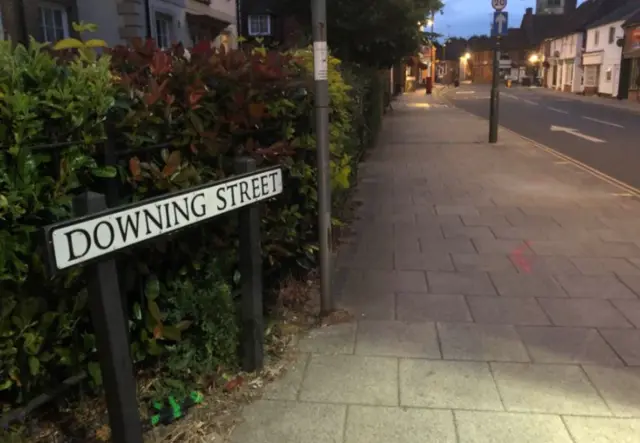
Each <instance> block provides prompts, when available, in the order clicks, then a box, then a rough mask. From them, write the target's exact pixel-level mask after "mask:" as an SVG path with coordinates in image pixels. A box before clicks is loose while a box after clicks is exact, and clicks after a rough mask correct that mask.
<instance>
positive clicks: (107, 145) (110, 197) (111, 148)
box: [102, 122, 120, 208]
mask: <svg viewBox="0 0 640 443" xmlns="http://www.w3.org/2000/svg"><path fill="white" fill-rule="evenodd" d="M105 129H106V133H107V139H106V140H105V142H104V145H103V149H104V151H103V153H102V162H103V166H112V167H114V168H116V167H117V166H118V160H117V157H116V145H115V144H116V139H115V137H116V132H115V127H114V125H113V123H111V122H107V123H106V125H105ZM118 190H119V183H118V177H117V176H116V177H111V178H107V179H105V194H106V197H107V205H108V206H109V207H110V208H112V207H114V206H116V205H117V204H118V200H119V197H120V196H119V195H118Z"/></svg>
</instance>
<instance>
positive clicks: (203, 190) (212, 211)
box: [45, 166, 283, 272]
mask: <svg viewBox="0 0 640 443" xmlns="http://www.w3.org/2000/svg"><path fill="white" fill-rule="evenodd" d="M282 189H283V185H282V170H281V169H280V167H277V166H276V167H273V168H267V169H262V170H259V171H255V172H250V173H247V174H242V175H236V176H233V177H231V178H229V179H225V180H221V181H218V182H213V183H207V184H205V185H201V186H198V187H195V188H191V189H188V190H185V191H180V192H176V193H172V194H169V195H163V196H160V197H156V198H152V199H148V200H144V201H142V202H138V203H132V204H129V205H124V206H120V207H117V208H113V209H108V210H105V211H101V212H97V213H94V214H90V215H86V216H84V217H79V218H75V219H72V220H68V221H64V222H60V223H56V224H53V225H49V226H47V227H46V228H45V238H46V242H47V245H48V249H49V251H48V252H49V255H50V257H51V258H50V261H52V262H53V264H54V266H53V267H54V269H53V271H54V272H56V271H60V270H63V269H67V268H70V267H72V266H76V265H78V264H81V263H83V262H87V261H90V260H94V259H96V258H98V257H101V256H104V255H106V254H110V253H113V252H115V251H118V250H121V249H124V248H128V247H130V246H132V245H134V244H137V243H141V242H144V241H146V240H150V239H152V238H155V237H159V236H162V235H165V234H168V233H170V232H173V231H176V230H178V229H182V228H185V227H187V226H191V225H194V224H196V223H200V222H203V221H205V220H208V219H211V218H214V217H216V216H218V215H221V214H224V213H226V212H230V211H233V210H235V209H238V208H241V207H243V206H248V205H251V204H253V203H256V202H259V201H262V200H267V199H270V198H272V197H274V196H276V195H278V194H281V193H282Z"/></svg>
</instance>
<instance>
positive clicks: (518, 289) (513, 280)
mask: <svg viewBox="0 0 640 443" xmlns="http://www.w3.org/2000/svg"><path fill="white" fill-rule="evenodd" d="M490 276H491V280H492V281H493V283H494V285H495V286H496V289H497V290H498V294H500V295H502V296H505V297H548V298H551V297H567V293H566V292H565V291H564V290H563V289H562V287H561V286H560V284H559V283H558V282H557V281H556V280H555V279H554V278H553V277H551V276H549V275H540V274H522V273H518V274H514V273H512V272H491V273H490Z"/></svg>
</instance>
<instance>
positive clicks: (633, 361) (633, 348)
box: [600, 329, 640, 366]
mask: <svg viewBox="0 0 640 443" xmlns="http://www.w3.org/2000/svg"><path fill="white" fill-rule="evenodd" d="M600 333H601V334H602V336H603V337H604V338H605V340H607V342H608V343H609V344H610V345H611V346H612V347H613V349H614V350H615V351H616V352H617V353H618V355H619V356H620V357H622V359H623V360H624V362H625V363H626V364H627V365H629V366H640V330H637V329H627V330H621V329H601V330H600Z"/></svg>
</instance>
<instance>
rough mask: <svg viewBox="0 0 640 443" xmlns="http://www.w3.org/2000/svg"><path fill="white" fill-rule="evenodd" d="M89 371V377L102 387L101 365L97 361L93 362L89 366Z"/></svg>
mask: <svg viewBox="0 0 640 443" xmlns="http://www.w3.org/2000/svg"><path fill="white" fill-rule="evenodd" d="M87 370H88V371H89V375H90V376H91V379H92V380H93V382H94V383H95V384H96V386H102V371H101V370H100V364H98V363H96V362H95V361H91V362H89V364H88V365H87Z"/></svg>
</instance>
